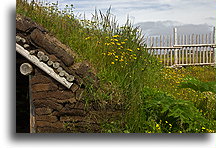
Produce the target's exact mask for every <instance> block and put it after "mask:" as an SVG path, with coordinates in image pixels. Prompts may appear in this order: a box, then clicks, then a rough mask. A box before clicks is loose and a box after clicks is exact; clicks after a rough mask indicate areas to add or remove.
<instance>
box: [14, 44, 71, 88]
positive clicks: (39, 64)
mask: <svg viewBox="0 0 216 148" xmlns="http://www.w3.org/2000/svg"><path fill="white" fill-rule="evenodd" d="M16 51H17V52H18V53H20V54H21V55H22V56H24V57H25V58H26V59H28V60H29V61H30V62H32V63H33V64H34V65H36V66H37V67H38V68H40V69H41V70H43V71H44V72H45V73H47V74H48V75H49V76H51V77H52V78H54V79H55V80H56V81H58V82H59V83H61V84H62V85H64V86H65V87H67V88H68V89H69V88H70V87H71V86H72V85H73V83H71V82H68V81H67V80H66V79H65V78H64V77H60V76H59V75H58V74H56V73H55V71H54V70H53V69H52V68H51V67H49V66H48V65H47V64H45V63H44V62H41V61H40V60H39V59H38V58H37V57H36V56H34V55H31V54H30V53H29V51H27V50H25V49H24V48H23V47H22V46H20V45H19V44H17V43H16Z"/></svg>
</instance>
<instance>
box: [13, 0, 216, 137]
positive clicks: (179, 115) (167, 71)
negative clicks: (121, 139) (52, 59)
mask: <svg viewBox="0 0 216 148" xmlns="http://www.w3.org/2000/svg"><path fill="white" fill-rule="evenodd" d="M73 9H74V7H73V5H66V6H65V9H59V8H58V3H57V4H55V3H47V2H43V3H42V2H33V1H32V2H31V3H28V2H27V1H24V0H17V9H16V11H17V13H20V14H23V15H25V16H28V17H30V18H31V19H33V20H34V21H36V22H37V23H39V24H41V25H42V26H44V27H45V28H46V29H47V30H49V31H50V32H51V33H52V34H54V35H55V36H56V37H57V38H58V39H59V40H60V41H61V42H62V43H64V44H66V45H68V46H69V47H70V48H71V49H73V50H74V51H76V53H77V55H79V56H77V57H76V60H77V61H76V62H78V61H83V60H88V61H89V62H90V63H91V64H92V65H93V67H95V68H96V69H95V71H96V73H97V76H98V78H99V79H100V88H99V89H95V88H94V87H92V86H91V85H90V86H86V93H87V95H86V96H87V97H86V102H90V99H94V100H103V101H110V102H115V103H123V107H124V116H123V117H122V118H121V119H115V120H112V121H107V122H104V124H102V128H103V129H104V132H122V133H128V132H139V133H141V132H154V133H155V132H156V133H158V132H168V133H169V132H179V133H180V132H215V127H216V126H215V125H216V123H215V120H216V119H215V95H214V94H212V93H207V92H203V90H209V89H210V90H211V91H213V87H212V86H213V85H211V84H210V83H209V82H205V83H206V86H204V87H201V86H199V89H200V88H201V90H202V91H198V92H197V91H195V90H193V89H189V88H183V89H182V88H180V87H178V86H179V85H180V84H181V83H183V82H184V80H185V79H184V78H185V77H186V76H188V75H189V76H193V77H196V78H197V80H200V81H215V70H212V68H211V67H198V66H196V67H188V68H179V69H171V68H163V66H162V65H161V64H160V63H159V62H158V60H157V59H156V58H155V57H154V56H151V55H150V54H148V51H147V50H146V48H145V47H146V46H145V43H144V42H143V41H144V40H143V35H142V33H141V31H140V30H139V28H138V27H133V25H132V24H131V23H130V21H129V20H127V22H126V23H125V24H124V25H122V26H120V25H119V24H118V22H117V21H116V18H115V16H114V15H112V14H111V9H108V10H107V11H106V12H105V13H103V12H102V11H98V10H95V14H93V17H92V19H91V20H86V19H83V20H81V19H77V16H75V15H74V13H73ZM204 74H206V75H204ZM194 81H195V80H194ZM194 83H195V84H197V85H198V84H199V85H201V83H199V82H198V81H195V82H193V87H194ZM203 83H204V82H203ZM203 83H202V84H203ZM190 86H192V85H191V84H190ZM207 87H208V88H207ZM194 88H195V87H194ZM197 90H198V89H197ZM214 90H215V89H214ZM165 92H166V93H165ZM105 121H106V119H105ZM208 123H209V124H208Z"/></svg>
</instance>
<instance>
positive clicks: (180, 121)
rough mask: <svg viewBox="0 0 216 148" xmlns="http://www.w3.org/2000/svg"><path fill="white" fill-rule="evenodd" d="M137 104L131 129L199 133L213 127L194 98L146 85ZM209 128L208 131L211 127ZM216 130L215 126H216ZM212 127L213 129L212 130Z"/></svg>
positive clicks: (133, 130) (135, 130) (134, 130)
mask: <svg viewBox="0 0 216 148" xmlns="http://www.w3.org/2000/svg"><path fill="white" fill-rule="evenodd" d="M135 106H136V107H135V108H134V111H135V112H134V113H133V114H134V115H135V116H134V119H133V120H134V122H130V125H129V126H128V127H133V128H132V129H131V128H130V129H129V131H130V132H154V133H181V132H187V133H188V132H189V133H197V132H208V131H210V129H209V128H210V125H209V123H208V120H207V119H205V118H204V117H203V116H202V114H201V113H200V112H199V110H198V109H197V108H196V107H195V106H194V104H193V103H192V102H191V101H187V100H180V99H175V98H174V97H173V96H171V95H169V94H167V93H164V92H161V91H157V90H155V89H151V88H148V87H145V88H144V89H143V92H142V98H140V101H139V102H137V104H136V105H135ZM207 130H208V131H207ZM214 130H215V129H214ZM212 131H213V130H212V127H211V132H212Z"/></svg>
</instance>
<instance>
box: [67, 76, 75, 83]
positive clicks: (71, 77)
mask: <svg viewBox="0 0 216 148" xmlns="http://www.w3.org/2000/svg"><path fill="white" fill-rule="evenodd" d="M66 79H67V80H68V81H69V82H73V81H74V79H75V77H74V76H72V75H68V76H67V77H66Z"/></svg>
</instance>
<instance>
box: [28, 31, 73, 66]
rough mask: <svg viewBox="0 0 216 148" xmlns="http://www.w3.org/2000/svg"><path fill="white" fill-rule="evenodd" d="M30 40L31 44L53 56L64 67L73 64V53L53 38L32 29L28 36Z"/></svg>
mask: <svg viewBox="0 0 216 148" xmlns="http://www.w3.org/2000/svg"><path fill="white" fill-rule="evenodd" d="M30 39H31V41H32V42H33V43H35V44H36V45H38V46H39V47H42V48H43V49H45V50H46V52H48V53H49V54H54V55H55V56H56V57H58V58H59V59H60V60H61V61H62V62H63V63H64V64H65V65H66V66H71V65H72V64H73V62H74V57H75V53H73V51H72V50H71V49H70V48H68V47H67V46H66V45H64V44H62V43H61V42H60V41H59V40H57V39H56V38H55V37H54V36H50V35H49V34H48V33H44V32H41V31H40V30H39V29H34V31H33V32H32V33H31V34H30Z"/></svg>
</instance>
